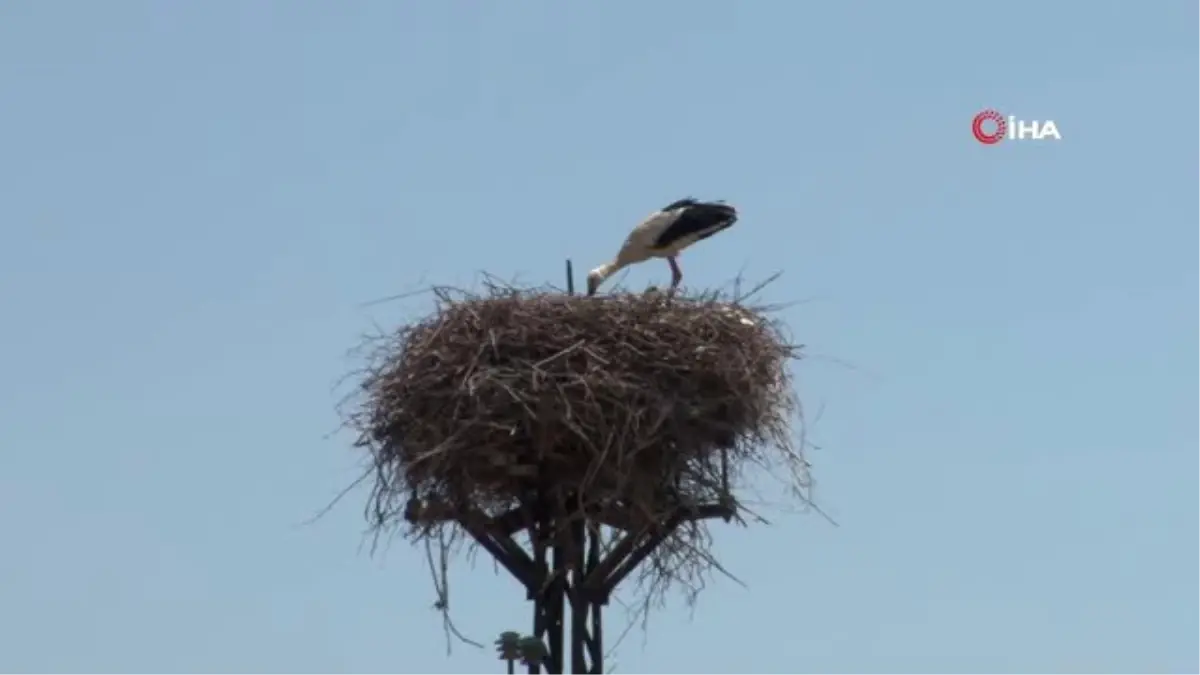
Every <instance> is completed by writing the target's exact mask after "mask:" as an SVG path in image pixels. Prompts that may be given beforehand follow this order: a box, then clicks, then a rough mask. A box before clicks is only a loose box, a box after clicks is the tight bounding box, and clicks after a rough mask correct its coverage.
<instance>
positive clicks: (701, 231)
mask: <svg viewBox="0 0 1200 675" xmlns="http://www.w3.org/2000/svg"><path fill="white" fill-rule="evenodd" d="M735 222H737V210H736V209H734V208H733V207H732V206H729V205H727V204H723V203H720V202H707V203H706V202H698V201H696V200H694V199H681V200H679V201H676V202H673V203H672V204H670V205H669V206H667V207H666V208H663V209H661V210H659V211H655V212H654V213H652V214H650V215H649V216H648V217H647V218H646V219H645V220H643V221H642V222H641V223H638V225H637V226H636V227H634V228H633V231H632V232H630V233H629V236H628V237H627V238H626V239H625V243H624V244H623V245H622V246H621V249H620V251H618V252H617V256H616V257H615V258H614V259H613V260H612V261H611V262H608V263H605V264H603V265H601V266H599V267H597V268H596V269H594V270H592V271H591V273H590V274H589V275H588V295H592V294H594V293H595V292H596V289H597V288H598V287H599V286H600V284H602V283H604V281H605V280H606V279H608V278H609V277H611V276H612V275H614V274H616V273H617V272H618V271H620V270H621V269H623V268H625V267H628V266H630V265H634V264H637V263H640V262H645V261H646V260H649V259H651V258H666V260H667V262H668V263H669V264H670V265H671V290H672V291H674V290H675V288H676V287H678V286H679V282H680V281H681V280H682V279H683V273H682V272H681V271H680V269H679V265H678V263H677V262H676V261H675V257H676V256H677V255H679V253H680V252H681V251H683V249H685V248H687V247H689V246H691V245H692V244H695V243H696V242H698V241H700V240H701V239H706V238H708V237H711V236H712V235H714V234H716V233H717V232H720V231H721V230H724V229H726V228H728V227H731V226H732V225H733V224H734V223H735Z"/></svg>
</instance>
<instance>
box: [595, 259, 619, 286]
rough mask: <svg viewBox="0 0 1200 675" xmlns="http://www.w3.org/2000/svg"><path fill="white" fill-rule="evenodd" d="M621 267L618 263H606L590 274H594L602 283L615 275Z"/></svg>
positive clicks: (614, 261)
mask: <svg viewBox="0 0 1200 675" xmlns="http://www.w3.org/2000/svg"><path fill="white" fill-rule="evenodd" d="M622 267H624V265H622V264H621V263H620V262H619V261H616V260H613V261H611V262H606V263H604V264H603V265H601V266H599V267H597V268H596V269H594V270H592V274H594V275H595V276H596V277H598V278H599V279H600V280H601V281H603V280H605V279H607V278H609V277H611V276H612V275H614V274H616V273H617V270H619V269H621V268H622Z"/></svg>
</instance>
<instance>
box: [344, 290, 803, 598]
mask: <svg viewBox="0 0 1200 675" xmlns="http://www.w3.org/2000/svg"><path fill="white" fill-rule="evenodd" d="M435 296H436V307H435V310H434V311H433V313H432V314H430V315H429V316H427V317H425V318H423V319H421V320H419V321H417V322H415V323H413V324H411V325H407V326H404V327H402V328H400V329H399V330H398V331H397V332H395V333H393V334H390V335H386V336H383V337H382V338H379V340H380V342H378V343H376V344H375V345H374V346H375V347H376V349H375V351H374V354H373V358H372V360H371V364H370V367H369V368H368V370H367V376H366V378H365V380H364V381H362V383H361V390H360V392H359V393H360V396H359V397H358V398H357V407H356V408H355V409H354V411H353V412H352V414H351V415H350V417H349V421H350V423H351V425H352V426H353V427H354V428H355V429H356V431H357V432H358V434H359V438H358V444H359V445H360V446H362V447H364V448H366V449H368V451H369V453H370V458H371V461H372V463H373V467H374V475H375V485H374V491H373V495H372V501H371V508H370V513H369V515H370V517H371V519H372V520H373V523H374V525H376V526H378V527H383V526H387V525H396V524H400V523H401V521H402V519H404V517H405V516H407V520H408V522H409V523H410V524H412V527H411V528H410V530H409V531H410V533H411V534H412V535H413V536H414V537H417V538H423V537H429V536H431V534H432V533H434V532H435V531H440V533H441V534H442V535H444V534H445V530H446V528H450V529H452V530H453V529H456V528H457V527H458V526H457V525H455V521H456V520H462V519H463V518H466V517H478V516H479V515H480V514H482V515H483V516H485V517H486V516H498V515H499V514H501V513H503V512H505V511H507V510H509V509H511V508H513V507H515V506H518V505H520V504H522V503H526V504H527V503H528V502H529V501H530V500H531V499H533V497H532V495H534V494H536V493H538V491H539V490H540V491H541V494H542V495H543V497H548V498H549V499H550V500H551V501H552V502H553V504H554V506H553V508H554V509H556V510H557V511H558V512H559V513H558V517H559V518H560V520H562V521H564V522H565V520H567V519H569V518H571V517H579V516H580V515H581V514H584V513H587V514H590V515H591V517H593V518H594V519H595V518H599V519H600V520H601V521H603V522H608V523H609V524H612V523H613V522H615V521H619V522H620V523H622V525H621V526H622V527H623V528H634V529H636V528H640V527H643V526H650V525H652V524H655V523H661V522H662V521H663V520H665V519H666V517H667V514H668V513H669V512H670V511H671V510H672V509H676V508H679V507H680V505H683V506H685V507H686V506H695V505H698V504H711V503H717V504H722V505H726V506H727V507H729V508H730V509H731V510H732V512H733V513H736V512H737V510H738V509H740V504H739V503H738V501H737V500H736V498H735V496H734V494H733V492H732V491H731V490H730V485H731V483H732V484H736V483H737V482H738V479H739V477H741V476H742V475H743V474H744V470H745V469H746V468H747V467H749V466H750V465H760V466H762V465H765V466H769V467H772V470H773V471H774V472H775V473H776V475H788V476H791V477H792V480H791V483H792V485H793V487H796V488H799V489H803V488H805V487H807V482H806V481H807V464H806V463H805V462H804V460H803V458H802V456H801V454H800V450H801V448H800V447H798V445H797V444H796V442H795V434H794V433H793V429H792V422H793V421H795V420H797V419H798V415H797V413H798V406H797V403H796V400H795V397H794V396H793V393H792V389H791V384H790V378H789V368H788V365H789V361H790V360H791V359H793V358H796V357H798V355H799V347H798V346H796V345H793V344H791V343H790V342H789V341H788V340H787V339H786V337H785V335H784V332H783V330H782V326H781V325H779V324H778V323H777V322H776V321H774V320H771V319H769V318H768V317H767V316H766V312H765V311H764V309H763V308H755V307H750V306H747V305H746V304H745V303H744V302H743V301H742V298H739V297H737V295H736V294H733V295H730V294H723V293H718V292H708V293H703V294H699V295H677V296H675V297H674V298H672V299H667V298H666V297H665V296H664V295H662V294H660V293H656V292H648V293H645V294H633V293H626V292H619V293H616V294H613V295H608V296H601V297H590V298H589V297H580V296H570V295H566V294H563V293H561V292H558V291H555V290H553V289H545V288H539V289H521V288H515V287H512V286H508V285H502V284H497V283H487V284H486V285H485V287H484V289H483V290H482V291H481V292H478V293H470V292H464V291H452V290H447V289H435ZM781 463H782V465H783V466H786V468H787V469H788V470H789V471H790V473H781V472H779V470H778V469H779V467H780V466H781ZM414 503H421V504H436V505H438V509H437V517H435V518H414V512H413V511H412V504H414ZM406 511H407V513H406ZM471 514H474V515H471ZM597 514H601V515H599V516H598V515H597ZM603 514H607V516H608V517H609V520H604V517H603ZM707 541H708V538H707V531H706V530H704V529H703V525H702V524H701V525H697V526H692V527H688V528H684V529H681V530H678V531H677V532H676V533H675V535H673V538H672V539H671V540H669V541H668V542H667V543H666V544H665V545H664V546H662V547H660V551H659V552H658V553H657V554H656V555H655V556H653V557H652V558H651V560H650V561H649V562H650V568H649V569H651V570H653V572H652V574H653V575H655V578H654V579H652V580H651V581H654V582H656V584H657V585H659V586H662V584H663V583H667V584H669V583H670V581H672V580H684V581H685V583H687V581H686V580H685V579H684V577H690V576H692V574H690V573H688V572H687V570H685V569H684V568H687V569H690V570H691V571H692V572H693V573H694V572H697V571H701V570H699V569H697V568H698V567H705V568H706V567H707V565H711V564H714V563H712V561H711V559H710V558H709V557H708V554H707V550H706V549H707V543H706V542H707ZM644 572H645V570H643V573H644ZM643 576H644V574H643ZM660 590H661V588H660Z"/></svg>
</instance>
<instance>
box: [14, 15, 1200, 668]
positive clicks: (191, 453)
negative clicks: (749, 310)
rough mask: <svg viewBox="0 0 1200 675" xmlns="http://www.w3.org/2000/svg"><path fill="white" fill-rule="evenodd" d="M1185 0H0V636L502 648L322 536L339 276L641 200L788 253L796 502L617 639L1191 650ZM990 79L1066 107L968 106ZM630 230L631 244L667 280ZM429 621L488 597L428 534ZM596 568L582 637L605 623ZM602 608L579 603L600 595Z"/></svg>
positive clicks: (913, 649) (886, 651)
mask: <svg viewBox="0 0 1200 675" xmlns="http://www.w3.org/2000/svg"><path fill="white" fill-rule="evenodd" d="M1197 22H1198V17H1197V5H1196V3H1195V2H1189V1H1186V0H1178V1H1176V0H1170V1H1168V0H1159V1H1157V2H1150V1H1147V2H1143V3H1134V2H1115V1H1109V2H1089V3H1086V4H1085V3H1082V2H1058V3H1053V2H1027V1H1024V0H1019V1H1014V2H1005V3H978V2H974V3H968V2H950V1H949V0H947V1H945V2H908V3H900V2H896V3H885V2H882V1H881V0H879V1H874V2H852V1H840V2H832V1H816V0H814V1H811V2H783V1H782V0H755V1H749V0H746V1H743V2H737V3H734V2H717V1H715V0H695V1H694V2H684V1H683V0H679V1H675V0H647V1H646V2H642V3H635V2H632V1H631V0H619V1H616V2H606V3H569V2H551V1H550V0H541V1H534V0H508V1H506V2H494V3H486V4H485V3H467V2H452V1H448V0H447V1H444V2H433V1H431V0H430V1H423V2H416V1H413V2H401V1H399V0H396V1H386V2H385V1H383V0H373V1H359V2H315V1H312V0H308V1H296V2H285V1H283V0H256V1H255V2H248V1H247V2H233V1H232V0H216V1H212V2H199V1H189V2H185V1H180V2H151V1H150V0H144V1H142V2H132V1H127V0H111V1H108V2H83V1H82V0H76V1H66V0H61V1H56V2H51V1H49V0H46V1H37V2H34V1H32V0H7V1H6V2H4V3H3V4H0V317H2V324H0V325H2V330H0V336H2V340H3V345H4V348H3V349H2V350H0V537H2V538H0V669H4V670H15V671H47V670H79V671H125V672H140V671H156V672H161V671H238V672H246V671H302V672H312V671H401V672H419V671H424V672H454V671H459V672H461V671H476V672H501V668H502V664H500V663H499V662H497V661H495V660H494V656H493V655H492V654H491V653H490V652H480V651H477V650H474V649H472V648H470V647H465V646H461V645H459V646H457V647H456V648H455V650H454V652H453V655H452V656H450V657H447V656H446V654H445V645H444V638H443V635H442V627H441V622H440V618H439V616H438V614H437V613H436V612H435V611H434V610H433V609H432V608H431V605H432V603H433V602H434V600H435V596H434V592H433V590H432V588H431V585H430V580H429V576H428V573H427V572H426V570H425V567H424V565H425V563H424V558H423V555H422V554H418V553H417V552H414V551H412V550H410V549H408V548H407V547H406V546H405V545H404V544H403V543H399V542H398V543H396V544H393V545H392V546H391V547H390V548H388V549H387V551H386V552H385V553H382V554H379V555H376V556H375V557H371V556H369V555H368V554H367V552H366V551H365V550H362V549H361V545H362V543H363V537H362V532H363V526H364V523H363V521H362V519H361V507H362V505H363V503H364V500H365V498H366V495H365V493H364V492H362V491H359V492H355V493H353V494H351V495H350V496H349V497H348V498H347V500H346V501H344V502H343V503H342V504H341V505H340V506H339V507H338V508H336V509H335V510H334V511H333V512H332V513H330V514H329V515H328V516H326V517H325V518H324V519H322V520H320V521H318V522H317V523H316V524H313V525H303V523H304V521H305V520H307V519H308V518H310V517H311V516H313V515H314V513H316V512H317V511H318V510H319V509H320V508H321V507H322V506H324V505H325V504H326V503H327V502H328V500H329V499H331V498H332V497H333V496H334V495H336V494H337V492H338V491H339V490H341V489H342V488H343V487H344V486H345V485H346V484H347V483H348V482H349V481H351V480H352V479H353V478H354V476H355V475H356V471H357V466H358V462H359V460H360V458H359V457H358V456H356V455H355V454H354V453H353V452H352V451H351V449H350V448H349V443H350V439H349V438H348V437H347V436H346V435H340V434H333V435H330V432H332V431H334V430H335V429H336V427H337V425H338V418H337V416H336V415H335V412H334V405H335V403H336V401H337V398H338V392H339V391H342V390H336V389H334V388H333V387H334V385H335V383H336V381H337V380H338V378H339V377H340V376H341V375H342V374H344V373H345V372H347V371H348V370H350V369H351V368H352V367H354V366H355V365H356V363H357V362H356V361H354V360H353V359H351V358H348V357H347V356H346V351H347V350H348V349H349V348H351V347H353V346H354V345H355V344H356V343H357V341H358V338H359V336H360V334H361V333H362V332H363V331H365V330H368V329H369V328H370V326H371V323H372V322H373V321H378V322H380V323H381V324H384V325H394V324H396V323H398V322H400V321H402V320H404V319H408V318H413V317H415V316H418V315H419V314H420V313H421V312H423V311H426V310H427V309H428V300H427V299H420V298H418V299H412V300H407V301H404V302H396V303H390V304H382V305H376V306H371V307H368V308H363V306H362V305H363V303H365V302H367V301H370V300H374V299H377V298H380V297H384V296H388V295H391V294H394V293H400V292H404V291H410V290H413V289H415V288H417V287H419V286H420V285H422V284H423V283H431V282H445V283H459V284H469V283H471V282H472V280H473V279H475V278H476V275H477V273H478V272H479V271H480V270H488V271H491V272H494V273H497V274H500V275H502V276H507V277H513V276H519V278H521V279H523V280H526V281H528V282H530V283H540V282H554V283H558V282H560V281H561V278H562V265H563V259H564V258H567V257H570V258H572V259H574V260H575V261H576V265H577V268H584V269H586V268H589V267H592V266H594V265H596V264H598V263H600V262H602V261H603V260H605V259H607V258H608V257H609V256H611V255H612V254H613V253H615V250H616V248H617V246H618V245H619V244H620V242H621V241H622V239H623V237H624V235H625V234H626V232H627V230H628V228H629V227H630V226H632V225H633V224H634V223H635V222H636V220H638V219H639V218H641V217H643V216H644V215H646V214H647V213H648V212H649V211H651V210H653V209H654V208H657V207H659V206H661V205H663V204H666V203H667V202H669V201H671V200H673V199H676V198H678V197H681V196H684V195H688V194H692V195H696V196H699V197H703V198H724V199H727V200H730V201H731V202H733V203H735V204H737V205H738V206H739V207H740V208H741V211H742V219H741V221H740V222H739V224H738V226H737V227H736V228H734V229H733V230H730V231H728V232H726V233H724V234H722V235H720V236H719V237H717V238H715V239H713V240H710V241H709V242H706V243H705V244H703V245H701V246H697V247H696V248H695V249H693V250H691V251H689V252H687V253H686V254H685V255H684V256H683V258H682V264H683V269H684V272H685V274H686V283H689V284H691V285H693V286H695V285H702V286H711V285H717V284H721V283H723V282H725V281H727V280H728V279H730V278H731V277H733V276H734V275H735V274H736V273H737V272H738V271H739V270H741V269H743V268H745V269H746V270H747V271H748V273H749V274H750V275H752V276H757V277H759V278H761V277H765V276H767V275H768V274H770V273H771V272H774V271H775V270H784V271H785V274H784V276H783V277H782V279H781V280H780V281H779V282H777V283H776V284H775V285H774V286H773V287H771V288H770V290H769V292H768V293H767V297H766V299H768V300H771V301H780V302H782V301H793V300H801V301H805V302H803V303H801V304H799V305H796V306H795V307H792V308H790V309H788V310H786V312H785V315H784V318H785V319H786V320H787V321H788V323H789V324H790V325H791V327H792V330H793V331H794V333H795V334H796V336H797V338H798V339H799V340H801V341H803V342H805V343H807V344H808V345H810V352H811V353H812V354H813V358H812V359H811V360H810V361H808V362H806V363H803V364H801V365H800V366H799V367H798V369H797V378H798V379H797V387H798V390H799V394H800V395H801V397H802V398H803V400H804V402H805V403H806V404H807V406H808V408H809V411H810V414H813V416H815V413H814V411H817V410H820V411H821V415H820V419H819V420H818V421H817V422H816V423H815V424H814V425H813V426H812V428H811V429H810V434H811V436H812V438H813V440H814V442H816V443H817V444H819V445H820V446H821V449H820V450H818V451H815V452H814V453H813V455H812V460H813V462H814V464H815V469H814V470H815V472H816V477H817V479H818V480H819V486H818V488H819V489H818V498H819V500H820V503H821V505H822V506H823V507H824V508H825V510H827V511H828V512H829V513H830V514H831V515H832V516H833V517H834V518H836V520H837V521H838V522H839V523H840V527H833V526H831V525H830V524H828V523H827V522H825V521H824V520H822V519H821V518H819V517H818V516H815V515H811V514H810V515H803V514H789V513H780V512H769V513H773V515H774V516H775V518H774V520H775V524H774V525H773V526H772V527H756V528H753V529H746V530H741V529H736V528H734V527H732V526H731V527H728V528H723V529H721V530H720V532H719V534H718V539H717V545H716V547H717V552H718V553H719V555H720V556H721V557H722V559H723V562H724V563H725V565H726V566H727V567H728V568H729V569H730V570H731V571H732V572H734V573H735V574H737V575H738V576H739V577H740V578H741V579H743V580H745V581H746V583H747V584H748V588H742V587H739V586H738V585H736V584H734V583H732V582H730V581H727V580H717V581H716V582H715V583H714V584H713V586H712V587H711V588H710V590H709V591H708V592H707V593H705V594H704V595H703V596H702V597H701V599H700V603H699V606H698V608H697V611H696V612H695V614H694V616H690V615H689V613H688V611H687V610H686V608H685V607H683V606H682V604H681V603H680V602H678V601H676V602H674V603H673V604H671V605H669V606H668V608H667V609H666V610H664V611H662V612H660V613H658V614H657V615H655V616H654V617H653V618H652V621H651V623H650V626H649V633H648V635H647V638H646V640H645V641H644V642H643V640H642V638H641V637H640V636H639V635H638V634H637V633H636V632H635V633H634V634H633V635H632V636H631V637H630V638H629V639H627V640H626V641H625V642H624V643H623V644H622V645H621V646H620V647H619V648H618V649H617V650H616V654H615V656H614V658H613V661H614V662H615V664H616V666H617V668H618V670H619V671H620V672H626V673H629V672H638V671H642V672H646V671H659V672H689V671H691V672H720V671H725V672H732V671H735V670H738V671H743V672H744V671H750V672H754V671H760V672H785V671H818V672H821V671H823V672H834V671H891V672H895V671H901V672H913V671H921V672H941V671H958V672H962V671H993V672H995V671H1039V672H1045V671H1093V672H1095V671H1175V672H1187V671H1191V672H1196V670H1197V668H1198V667H1200V664H1198V662H1197V650H1198V646H1197V633H1198V622H1197V598H1198V595H1200V589H1198V586H1197V564H1198V563H1197V476H1198V468H1197V407H1198V401H1197V387H1196V384H1197V380H1196V374H1197V372H1198V368H1200V364H1198V363H1197V340H1198V336H1197V325H1198V324H1197V229H1198V228H1197V222H1198V219H1197V185H1198V180H1200V176H1198V171H1197V147H1198V138H1197V115H1198V113H1197V81H1198V74H1197V41H1196V35H1197ZM985 107H994V108H997V109H999V110H1001V111H1002V112H1004V113H1005V114H1011V115H1015V116H1017V117H1018V118H1023V119H1039V120H1044V119H1053V120H1055V121H1056V122H1057V124H1058V126H1059V129H1060V130H1061V132H1062V134H1063V136H1064V139H1063V140H1062V141H1061V142H1058V143H1054V142H1045V143H1041V144H1037V143H1031V142H1025V143H1009V144H1002V145H1000V146H997V147H985V146H982V145H980V144H978V143H977V142H976V141H975V140H974V139H973V138H972V136H971V134H970V121H971V118H972V116H973V115H974V114H975V113H976V112H978V111H979V110H981V109H983V108H985ZM667 279H668V270H667V266H666V265H665V264H659V263H655V264H650V265H645V266H642V267H641V268H639V269H636V270H634V271H633V272H631V273H630V274H629V276H628V277H627V278H626V280H625V283H627V284H631V285H634V286H640V285H642V284H644V283H648V282H655V283H659V284H661V283H664V282H665V281H666V280H667ZM453 573H454V576H453V583H454V586H453V587H452V589H451V590H452V598H451V600H452V604H453V608H454V609H455V610H456V617H457V622H458V625H459V627H460V628H461V629H462V630H463V631H464V632H465V633H466V634H467V635H469V636H471V637H474V638H475V639H477V640H480V641H488V642H490V640H491V639H493V638H494V636H495V635H496V634H497V633H498V632H500V631H502V630H505V629H516V630H525V629H527V628H528V624H529V615H530V612H529V607H528V605H527V604H526V603H525V601H524V599H523V595H522V594H521V592H520V590H519V589H517V588H516V586H515V584H514V583H513V582H511V581H509V580H507V578H506V577H503V576H497V575H495V574H494V573H493V572H492V569H491V566H490V565H487V564H478V565H476V566H475V567H474V568H471V567H469V566H467V565H466V564H463V565H460V566H458V567H456V568H455V570H454V572H453ZM622 620H623V616H622V615H621V612H620V611H617V610H614V611H612V612H610V613H609V628H608V631H607V633H608V636H609V637H610V638H615V636H616V635H617V633H618V632H619V630H620V628H621V625H622ZM610 644H612V640H610Z"/></svg>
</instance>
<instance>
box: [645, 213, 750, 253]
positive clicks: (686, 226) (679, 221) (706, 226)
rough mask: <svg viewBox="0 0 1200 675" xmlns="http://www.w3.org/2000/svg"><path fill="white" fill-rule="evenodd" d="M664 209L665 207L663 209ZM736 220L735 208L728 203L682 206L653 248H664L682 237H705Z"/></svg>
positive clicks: (698, 238)
mask: <svg viewBox="0 0 1200 675" xmlns="http://www.w3.org/2000/svg"><path fill="white" fill-rule="evenodd" d="M664 210H666V209H664ZM736 222H737V210H735V209H734V208H733V207H732V206H729V205H728V204H716V203H693V204H690V205H686V206H684V207H683V208H682V209H681V210H680V211H679V215H678V216H677V217H676V218H675V221H674V222H672V223H671V224H670V225H668V226H667V227H666V228H665V229H664V230H663V231H662V232H661V233H660V234H659V235H658V237H657V238H656V239H655V240H654V246H655V248H666V247H668V246H670V245H671V244H674V243H676V242H678V241H679V240H681V239H684V238H692V239H694V240H696V241H699V240H701V239H707V238H708V237H711V236H712V235H714V234H716V233H718V232H720V231H721V230H724V229H725V228H727V227H729V226H731V225H733V224H734V223H736Z"/></svg>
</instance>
